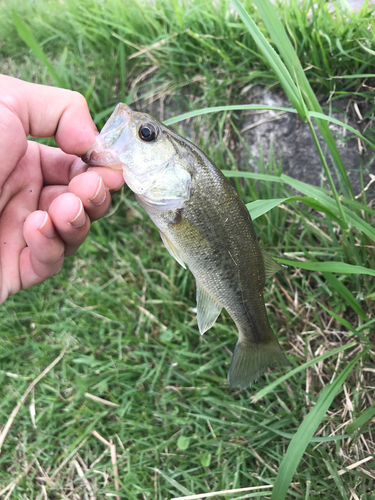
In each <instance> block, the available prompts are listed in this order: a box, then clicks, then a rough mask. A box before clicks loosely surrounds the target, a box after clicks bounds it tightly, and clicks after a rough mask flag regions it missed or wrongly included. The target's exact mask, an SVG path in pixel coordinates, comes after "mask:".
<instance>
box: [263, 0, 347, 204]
mask: <svg viewBox="0 0 375 500" xmlns="http://www.w3.org/2000/svg"><path fill="white" fill-rule="evenodd" d="M254 3H255V5H256V6H257V7H258V9H259V12H260V13H261V16H262V19H263V21H264V23H265V25H266V27H267V29H268V31H269V33H270V35H271V38H272V39H273V41H274V43H275V45H276V46H277V48H278V50H279V51H280V54H281V58H282V59H283V60H284V62H285V64H286V66H287V68H288V69H289V72H290V74H291V75H293V76H294V78H295V82H296V84H297V86H298V87H299V88H300V89H301V92H302V94H303V97H304V99H305V102H306V105H307V108H308V110H309V111H315V112H318V113H321V112H322V109H321V107H320V104H319V101H318V99H317V98H316V96H315V94H314V91H313V90H312V88H311V85H310V83H309V81H308V79H307V76H306V74H305V72H304V71H303V68H302V66H301V63H300V61H299V60H298V57H297V54H296V51H295V49H294V47H293V45H292V43H291V41H290V40H289V37H288V35H287V33H286V31H285V28H284V26H283V24H282V22H281V21H280V19H279V17H278V14H277V12H276V9H275V7H274V6H273V5H272V4H271V2H270V1H269V0H254ZM296 109H297V108H296ZM316 124H317V126H318V128H319V131H320V133H321V134H322V136H323V139H324V140H325V142H326V144H327V146H328V148H329V150H330V153H331V155H332V157H333V159H334V161H335V163H336V165H337V168H338V170H339V172H340V174H341V177H342V179H343V181H344V185H345V187H346V189H347V191H348V193H349V195H350V197H351V198H354V193H353V190H352V187H351V184H350V181H349V177H348V174H347V173H346V170H345V167H344V164H343V163H342V160H341V158H340V154H339V152H338V149H337V146H336V143H335V140H334V138H333V136H332V133H331V131H330V129H329V127H328V124H327V123H326V122H325V121H322V120H320V119H316ZM323 166H324V164H323ZM324 169H325V170H326V166H324ZM328 172H329V171H328ZM326 174H327V170H326ZM331 189H333V191H335V187H334V186H331Z"/></svg>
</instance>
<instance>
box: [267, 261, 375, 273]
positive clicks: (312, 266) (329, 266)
mask: <svg viewBox="0 0 375 500" xmlns="http://www.w3.org/2000/svg"><path fill="white" fill-rule="evenodd" d="M275 260H277V261H278V262H281V264H286V265H287V266H294V267H300V268H301V269H306V270H307V271H318V272H324V271H325V272H330V273H338V274H368V275H370V276H375V270H374V269H368V268H367V267H363V266H354V265H352V264H347V263H346V262H335V261H330V262H309V261H306V260H304V261H294V260H288V259H278V258H276V257H275Z"/></svg>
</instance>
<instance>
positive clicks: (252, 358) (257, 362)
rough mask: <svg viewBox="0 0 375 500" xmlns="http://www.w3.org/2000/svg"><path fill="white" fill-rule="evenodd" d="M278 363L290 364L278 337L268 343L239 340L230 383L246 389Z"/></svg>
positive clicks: (233, 359) (231, 369)
mask: <svg viewBox="0 0 375 500" xmlns="http://www.w3.org/2000/svg"><path fill="white" fill-rule="evenodd" d="M276 363H280V364H282V365H287V364H289V362H288V360H287V359H286V357H285V355H284V353H283V351H282V350H281V347H280V345H279V343H278V341H277V339H276V337H274V338H273V339H272V341H271V342H267V343H259V342H252V343H248V342H247V341H242V342H241V341H240V340H238V342H237V344H236V347H235V349H234V352H233V356H232V361H231V363H230V366H229V372H228V382H229V385H230V386H231V387H239V388H240V389H245V388H246V387H249V386H251V384H252V383H253V382H255V381H256V380H257V379H258V377H259V376H260V375H262V374H263V373H264V372H265V371H266V370H267V368H268V367H269V366H273V365H275V364H276Z"/></svg>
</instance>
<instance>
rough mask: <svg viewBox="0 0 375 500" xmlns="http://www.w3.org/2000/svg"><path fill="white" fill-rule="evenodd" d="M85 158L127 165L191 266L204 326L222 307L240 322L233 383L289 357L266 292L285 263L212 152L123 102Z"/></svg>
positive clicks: (176, 251)
mask: <svg viewBox="0 0 375 500" xmlns="http://www.w3.org/2000/svg"><path fill="white" fill-rule="evenodd" d="M83 160H84V161H85V162H86V163H88V164H89V165H92V166H104V167H110V168H115V169H122V170H123V175H124V179H125V182H126V183H127V184H128V186H129V187H130V189H131V190H132V191H133V192H134V193H135V196H136V199H137V201H138V202H139V204H140V205H141V206H142V207H143V208H144V209H145V210H146V212H147V213H148V215H149V216H150V217H151V219H152V221H153V222H154V224H155V225H156V227H157V228H158V230H159V232H160V236H161V238H162V240H163V242H164V244H165V246H166V247H167V249H168V250H169V252H170V254H171V255H172V256H173V257H174V258H175V259H176V260H177V261H178V262H179V263H180V264H181V265H182V266H183V267H185V265H187V266H188V267H189V269H190V271H191V272H192V273H193V275H194V277H195V279H196V283H197V319H198V327H199V331H200V333H201V334H203V333H204V332H205V331H207V330H208V329H209V328H211V326H212V325H213V324H214V323H215V321H216V319H217V317H218V316H219V314H220V311H221V309H222V308H223V307H224V308H225V309H226V310H227V311H228V313H229V314H230V316H231V317H232V319H233V320H234V322H235V323H236V326H237V328H238V335H239V338H238V342H237V345H236V347H235V349H234V352H233V357H232V360H231V364H230V367H229V373H228V381H229V384H230V386H231V387H239V388H240V389H243V388H245V387H248V386H249V385H251V384H252V383H253V382H254V381H255V380H256V379H257V378H258V377H259V376H260V375H261V374H262V373H264V371H265V370H266V369H267V367H268V366H272V365H274V364H275V363H277V362H278V363H281V364H286V363H287V360H286V358H285V356H284V354H283V352H282V350H281V348H280V346H279V343H278V341H277V339H276V337H275V334H274V333H273V331H272V328H271V326H270V324H269V321H268V318H267V312H266V307H265V304H264V299H263V290H264V286H265V282H266V280H267V279H268V278H269V277H270V276H272V275H273V274H274V273H275V272H276V271H278V270H279V269H280V268H281V266H280V265H279V264H277V263H276V262H275V261H274V260H273V259H272V258H271V257H270V256H269V255H268V254H266V252H265V251H264V250H263V249H262V247H261V246H260V245H259V243H258V240H257V237H256V234H255V231H254V226H253V223H252V220H251V217H250V214H249V212H248V210H247V208H246V206H245V205H244V203H243V201H242V200H241V198H240V197H239V195H238V194H237V192H236V191H235V190H234V189H233V188H232V186H231V185H230V184H229V182H228V181H227V179H226V178H225V177H224V175H223V174H222V173H221V172H220V170H219V169H218V168H217V167H216V166H215V165H214V164H213V163H212V162H211V161H210V160H209V158H207V156H206V155H205V154H204V153H203V152H202V151H201V150H200V149H198V148H197V147H196V146H194V144H192V143H190V142H189V141H187V140H185V139H183V138H182V137H180V136H179V135H177V134H176V133H175V132H173V131H172V130H170V129H169V128H168V127H166V126H164V125H163V124H162V123H160V122H158V121H157V120H155V119H154V118H152V117H151V116H149V115H147V114H145V113H139V112H136V111H132V110H131V109H130V108H129V107H128V106H127V105H125V104H118V105H117V107H116V109H115V111H114V112H113V114H112V115H111V117H110V118H109V120H108V121H107V123H106V124H105V126H104V128H103V130H102V131H101V133H100V134H99V135H98V136H97V139H96V144H95V145H94V147H93V148H91V149H90V150H89V151H88V152H87V154H86V155H85V156H84V157H83Z"/></svg>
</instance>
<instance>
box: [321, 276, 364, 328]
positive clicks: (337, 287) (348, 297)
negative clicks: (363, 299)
mask: <svg viewBox="0 0 375 500" xmlns="http://www.w3.org/2000/svg"><path fill="white" fill-rule="evenodd" d="M322 275H323V277H324V279H325V280H326V281H327V283H328V284H329V288H330V290H332V292H333V291H335V292H336V293H337V294H338V295H339V296H340V297H341V298H342V299H343V300H344V301H345V302H346V303H347V304H348V305H349V306H350V307H351V308H352V309H353V311H355V312H356V313H357V314H358V316H360V317H361V318H362V319H364V320H365V321H368V317H367V314H366V313H365V311H364V310H363V309H362V307H361V306H360V305H359V303H358V301H357V299H356V298H355V297H354V295H353V294H352V292H351V291H350V290H349V289H348V287H347V286H345V285H344V284H343V283H342V282H341V281H340V280H339V279H337V278H336V276H334V275H333V274H332V273H325V272H322Z"/></svg>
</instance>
